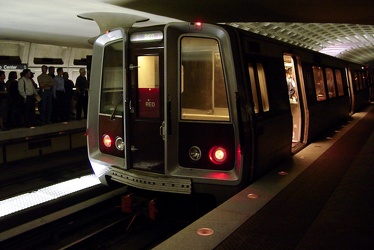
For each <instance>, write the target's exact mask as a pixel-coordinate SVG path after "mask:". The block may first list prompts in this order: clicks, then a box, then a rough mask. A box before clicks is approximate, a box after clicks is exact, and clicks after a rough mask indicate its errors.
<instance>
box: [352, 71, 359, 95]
mask: <svg viewBox="0 0 374 250" xmlns="http://www.w3.org/2000/svg"><path fill="white" fill-rule="evenodd" d="M353 88H354V91H355V92H356V91H359V90H360V85H359V79H358V73H357V72H356V71H355V72H353Z"/></svg>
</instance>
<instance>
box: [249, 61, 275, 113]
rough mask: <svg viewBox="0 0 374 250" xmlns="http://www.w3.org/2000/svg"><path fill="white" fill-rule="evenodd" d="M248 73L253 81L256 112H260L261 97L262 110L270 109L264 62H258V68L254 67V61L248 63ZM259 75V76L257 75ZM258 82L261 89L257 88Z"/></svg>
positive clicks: (252, 87)
mask: <svg viewBox="0 0 374 250" xmlns="http://www.w3.org/2000/svg"><path fill="white" fill-rule="evenodd" d="M248 73H249V78H250V82H251V89H252V97H253V104H254V111H255V113H256V114H257V113H259V112H260V110H259V97H260V98H261V104H262V111H263V112H267V111H269V109H270V107H269V96H268V90H267V85H266V77H265V70H264V67H263V65H262V63H257V64H256V68H254V66H253V64H252V63H249V64H248ZM256 76H257V77H256ZM257 83H258V86H259V89H258V90H257Z"/></svg>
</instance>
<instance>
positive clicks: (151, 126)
mask: <svg viewBox="0 0 374 250" xmlns="http://www.w3.org/2000/svg"><path fill="white" fill-rule="evenodd" d="M350 65H351V64H350V63H348V62H345V61H342V60H339V59H337V58H333V57H330V56H327V55H323V54H320V53H317V52H313V51H309V50H306V49H302V48H298V47H295V46H291V45H289V44H285V43H282V42H279V41H275V40H272V39H269V38H266V37H262V36H259V35H256V34H253V33H250V32H247V31H244V30H239V29H237V28H235V27H232V26H226V25H213V24H206V23H187V22H186V23H184V22H181V23H169V24H167V25H162V26H153V27H143V28H133V27H129V28H115V29H110V30H107V31H106V32H105V34H103V35H101V36H99V37H98V38H97V39H96V41H95V43H94V45H93V59H92V68H91V85H90V95H89V114H88V122H87V135H88V141H87V144H88V155H89V160H90V162H91V165H92V168H93V170H94V172H95V174H96V175H97V176H98V178H99V179H100V181H101V182H102V183H104V184H107V185H110V184H111V183H112V182H119V183H123V184H125V185H128V186H131V187H135V188H138V189H145V190H152V191H159V192H171V193H181V194H194V193H205V194H211V195H214V196H215V197H216V198H217V200H220V201H222V200H224V199H226V198H228V197H230V196H231V195H233V194H235V193H236V192H238V191H239V190H240V189H242V188H244V187H245V186H247V185H248V184H249V183H251V182H252V181H254V180H256V179H257V178H259V177H260V176H262V175H263V174H265V173H266V172H268V171H269V170H271V169H272V168H274V167H275V166H277V165H278V164H279V163H280V162H281V161H283V160H285V159H288V158H290V157H291V156H292V153H294V152H297V151H298V150H300V149H301V148H303V147H304V146H305V145H306V144H308V143H309V142H310V141H311V140H313V139H315V138H316V137H318V136H320V135H321V133H323V132H325V131H326V130H327V129H330V128H332V127H333V126H335V125H336V124H337V123H338V122H339V121H341V120H342V119H346V118H348V116H349V113H350V100H351V95H350V92H349V88H348V86H350V85H349V79H348V72H349V70H352V69H350V67H353V66H350ZM362 90H363V91H364V88H363V89H362Z"/></svg>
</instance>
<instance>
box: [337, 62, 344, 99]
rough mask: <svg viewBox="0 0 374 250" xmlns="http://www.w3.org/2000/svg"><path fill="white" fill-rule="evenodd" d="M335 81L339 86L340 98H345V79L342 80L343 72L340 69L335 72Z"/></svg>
mask: <svg viewBox="0 0 374 250" xmlns="http://www.w3.org/2000/svg"><path fill="white" fill-rule="evenodd" d="M335 79H336V85H337V86H338V96H343V95H344V86H343V78H342V72H341V71H340V70H339V69H336V70H335Z"/></svg>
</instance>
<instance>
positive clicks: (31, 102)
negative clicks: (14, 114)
mask: <svg viewBox="0 0 374 250" xmlns="http://www.w3.org/2000/svg"><path fill="white" fill-rule="evenodd" d="M21 75H22V78H21V79H20V80H19V81H18V92H19V94H20V95H21V96H22V97H23V99H24V103H25V124H26V127H32V126H35V95H37V94H38V92H36V89H35V87H34V85H33V83H32V81H31V80H30V78H31V71H30V69H24V70H23V71H22V73H21Z"/></svg>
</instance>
